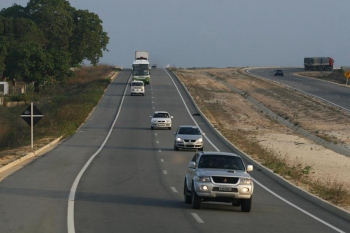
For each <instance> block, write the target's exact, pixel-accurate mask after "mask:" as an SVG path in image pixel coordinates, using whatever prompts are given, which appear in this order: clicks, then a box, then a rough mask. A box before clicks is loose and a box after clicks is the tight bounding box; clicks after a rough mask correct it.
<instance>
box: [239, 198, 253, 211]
mask: <svg viewBox="0 0 350 233" xmlns="http://www.w3.org/2000/svg"><path fill="white" fill-rule="evenodd" d="M252 199H253V197H251V198H250V199H242V200H241V211H242V212H250V210H251V208H252Z"/></svg>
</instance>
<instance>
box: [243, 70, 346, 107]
mask: <svg viewBox="0 0 350 233" xmlns="http://www.w3.org/2000/svg"><path fill="white" fill-rule="evenodd" d="M282 69H283V73H284V76H283V77H281V76H274V74H273V71H274V70H275V68H260V69H251V70H249V71H248V72H249V73H251V74H254V75H257V76H259V77H263V78H266V79H269V80H272V81H275V82H279V83H282V84H284V85H287V86H290V87H292V88H295V89H298V90H300V91H303V92H305V93H307V94H309V95H313V96H316V97H317V98H320V99H322V100H325V101H328V102H330V103H332V104H334V105H337V106H339V107H341V108H343V109H347V110H348V111H350V86H345V85H339V84H335V83H332V82H327V81H322V80H319V79H315V78H306V77H300V76H297V75H294V73H301V72H305V70H304V69H302V68H282ZM344 79H345V77H344Z"/></svg>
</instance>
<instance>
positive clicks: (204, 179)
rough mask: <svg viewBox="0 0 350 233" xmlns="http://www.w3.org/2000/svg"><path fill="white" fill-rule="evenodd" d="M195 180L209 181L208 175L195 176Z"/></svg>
mask: <svg viewBox="0 0 350 233" xmlns="http://www.w3.org/2000/svg"><path fill="white" fill-rule="evenodd" d="M197 181H200V182H210V177H209V176H197Z"/></svg>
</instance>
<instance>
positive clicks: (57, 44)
mask: <svg viewBox="0 0 350 233" xmlns="http://www.w3.org/2000/svg"><path fill="white" fill-rule="evenodd" d="M108 42H109V37H108V35H107V33H106V32H104V31H103V27H102V20H101V19H100V18H99V17H98V15H97V14H95V13H92V12H89V11H88V10H78V9H76V8H74V7H72V6H71V5H70V3H69V2H68V1H66V0H30V1H29V2H28V3H27V6H26V7H22V6H20V5H17V4H13V5H12V6H11V7H9V8H3V9H2V10H1V11H0V74H2V75H3V77H8V79H10V80H21V81H24V82H26V83H33V82H34V83H36V84H37V85H38V84H41V83H44V82H45V83H50V82H52V81H57V82H60V83H64V81H65V80H66V79H67V78H68V77H72V75H73V72H72V71H71V69H70V68H71V67H77V66H79V65H81V64H82V63H83V62H84V60H87V61H89V62H90V63H91V64H92V65H94V66H95V65H97V64H98V62H99V59H100V58H101V57H102V56H103V55H102V53H103V51H108V50H107V44H108Z"/></svg>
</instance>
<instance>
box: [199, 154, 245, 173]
mask: <svg viewBox="0 0 350 233" xmlns="http://www.w3.org/2000/svg"><path fill="white" fill-rule="evenodd" d="M198 168H219V169H233V170H244V165H243V161H242V159H241V158H239V157H235V156H225V155H203V156H202V157H201V158H200V160H199V163H198Z"/></svg>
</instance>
